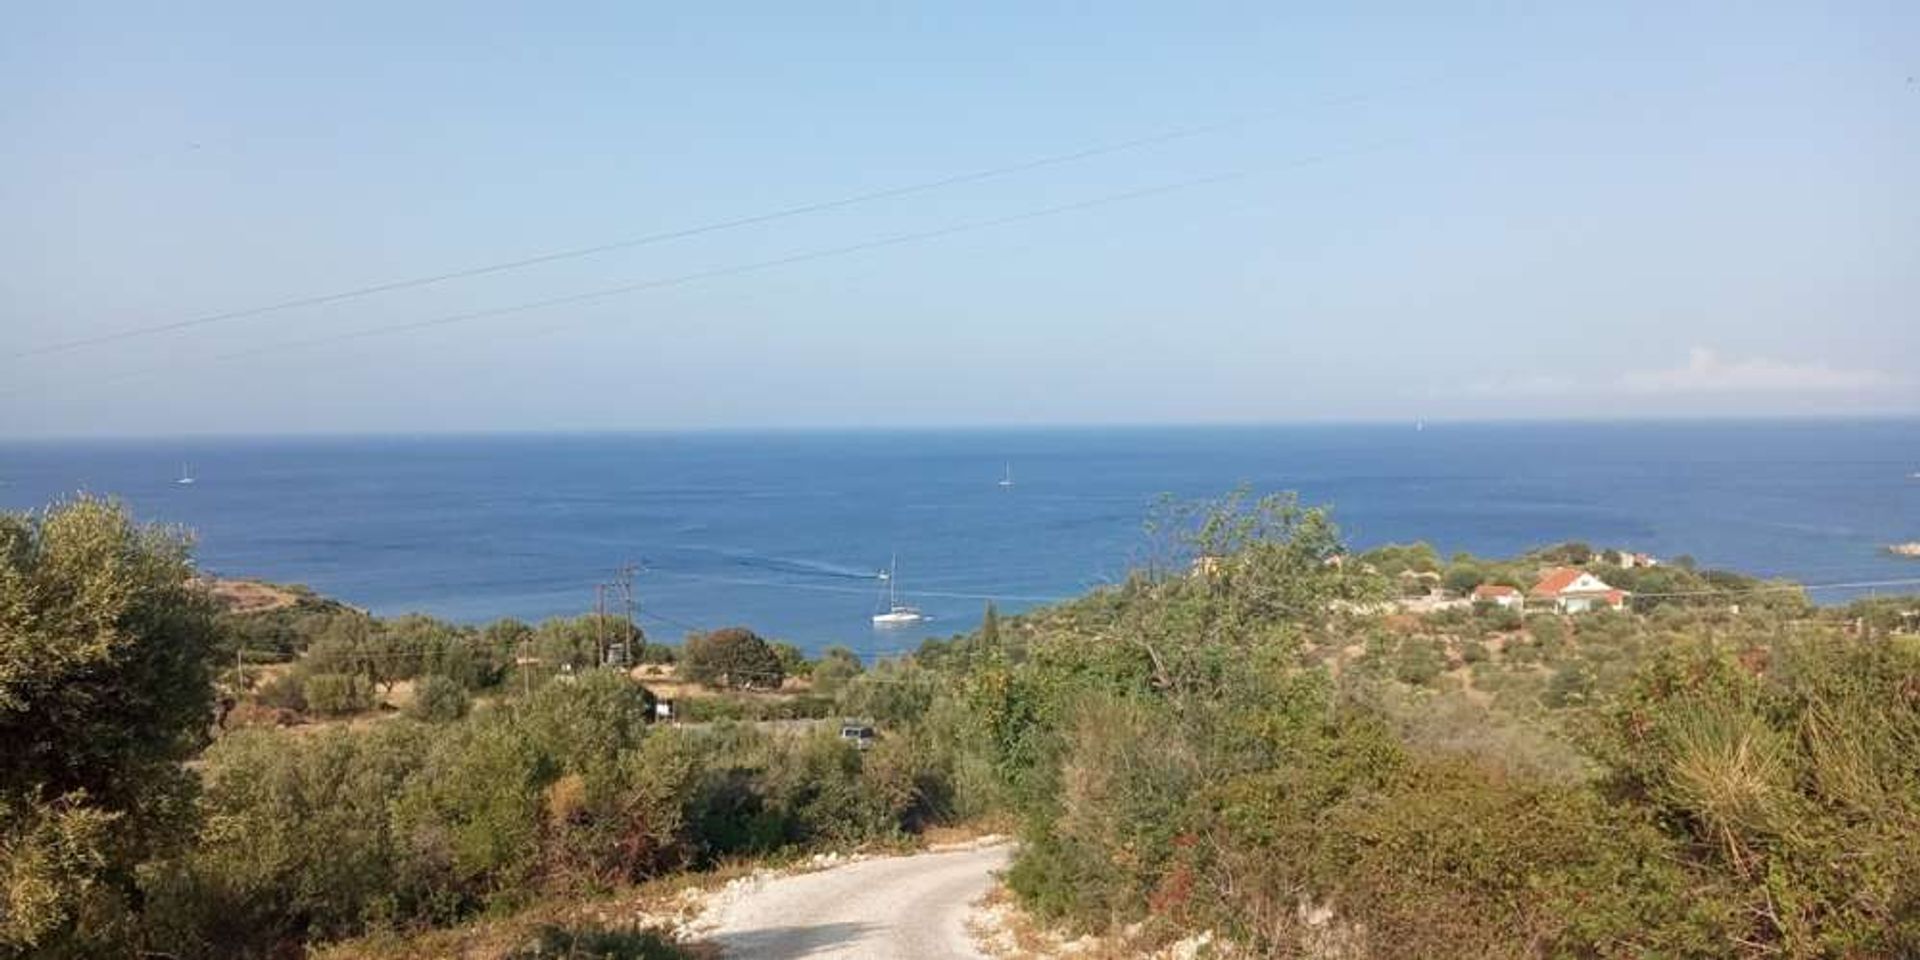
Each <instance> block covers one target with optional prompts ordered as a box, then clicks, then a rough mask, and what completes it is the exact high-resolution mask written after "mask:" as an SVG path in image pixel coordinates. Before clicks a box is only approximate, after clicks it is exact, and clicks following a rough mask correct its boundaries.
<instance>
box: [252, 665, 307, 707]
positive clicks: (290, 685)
mask: <svg viewBox="0 0 1920 960" xmlns="http://www.w3.org/2000/svg"><path fill="white" fill-rule="evenodd" d="M253 696H254V699H255V700H258V701H259V702H260V704H261V705H262V706H268V707H273V708H274V709H277V710H292V711H293V712H295V713H305V712H306V711H307V693H306V690H305V688H304V687H303V685H302V684H301V682H300V676H299V674H297V673H295V672H293V671H288V672H286V673H281V674H278V675H276V676H273V677H270V678H268V679H267V681H266V682H264V683H262V684H260V686H259V687H258V688H257V689H255V690H254V692H253Z"/></svg>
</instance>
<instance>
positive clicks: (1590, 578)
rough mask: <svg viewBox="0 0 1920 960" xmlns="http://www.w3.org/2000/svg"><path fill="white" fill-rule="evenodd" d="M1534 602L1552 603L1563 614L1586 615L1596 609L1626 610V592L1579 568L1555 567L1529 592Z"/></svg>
mask: <svg viewBox="0 0 1920 960" xmlns="http://www.w3.org/2000/svg"><path fill="white" fill-rule="evenodd" d="M1527 595H1528V596H1529V597H1532V598H1533V599H1535V600H1541V601H1545V602H1547V603H1551V604H1552V605H1553V608H1554V609H1555V610H1558V611H1560V612H1561V613H1584V612H1586V611H1588V610H1592V609H1594V608H1596V607H1602V606H1605V607H1612V608H1613V609H1615V610H1620V609H1624V608H1625V607H1626V605H1627V592H1626V591H1625V590H1621V589H1618V588H1616V587H1612V586H1608V585H1607V582H1606V581H1604V580H1601V579H1600V578H1599V577H1596V576H1594V575H1593V574H1591V573H1588V572H1586V571H1585V570H1581V569H1579V568H1577V567H1555V568H1554V569H1552V570H1549V571H1547V572H1546V574H1545V575H1544V576H1542V577H1541V578H1540V582H1539V583H1536V584H1534V585H1533V589H1532V590H1529V591H1527Z"/></svg>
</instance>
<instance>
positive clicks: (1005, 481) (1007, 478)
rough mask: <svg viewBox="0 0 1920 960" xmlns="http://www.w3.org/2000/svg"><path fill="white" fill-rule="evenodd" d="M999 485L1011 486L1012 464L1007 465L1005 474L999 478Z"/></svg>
mask: <svg viewBox="0 0 1920 960" xmlns="http://www.w3.org/2000/svg"><path fill="white" fill-rule="evenodd" d="M1000 485H1001V486H1003V487H1011V486H1013V464H1011V463H1009V464H1007V472H1006V473H1005V474H1003V475H1002V476H1001V477H1000Z"/></svg>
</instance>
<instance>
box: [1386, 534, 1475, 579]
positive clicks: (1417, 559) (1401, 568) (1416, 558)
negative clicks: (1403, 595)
mask: <svg viewBox="0 0 1920 960" xmlns="http://www.w3.org/2000/svg"><path fill="white" fill-rule="evenodd" d="M1359 559H1360V562H1362V563H1367V564H1372V565H1373V566H1374V568H1375V569H1377V570H1379V571H1380V573H1382V574H1384V575H1386V576H1389V577H1392V576H1398V575H1400V574H1402V573H1439V572H1440V567H1441V563H1440V553H1439V551H1437V550H1435V549H1434V548H1433V544H1430V543H1427V542H1425V541H1418V542H1415V543H1407V544H1401V543H1389V544H1387V545H1385V546H1381V547H1375V548H1373V549H1372V550H1368V551H1367V552H1365V553H1363V554H1361V555H1360V557H1359ZM1468 589H1472V588H1468Z"/></svg>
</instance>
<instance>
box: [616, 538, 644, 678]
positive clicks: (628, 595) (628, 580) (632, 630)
mask: <svg viewBox="0 0 1920 960" xmlns="http://www.w3.org/2000/svg"><path fill="white" fill-rule="evenodd" d="M634 569H635V568H634V565H633V564H631V563H628V564H623V565H622V566H621V567H620V569H619V570H616V571H614V576H613V583H614V586H615V587H616V588H617V589H618V590H619V591H620V610H621V612H622V613H623V614H625V617H626V624H627V632H626V633H624V634H621V635H620V665H621V666H623V667H625V666H631V665H632V664H633V657H634V650H633V644H634V641H635V640H636V639H638V638H639V636H640V631H639V629H638V628H637V627H635V626H634V623H633V615H634V613H636V612H637V611H638V609H639V604H638V603H637V602H636V601H635V600H634V597H633V574H634Z"/></svg>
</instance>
